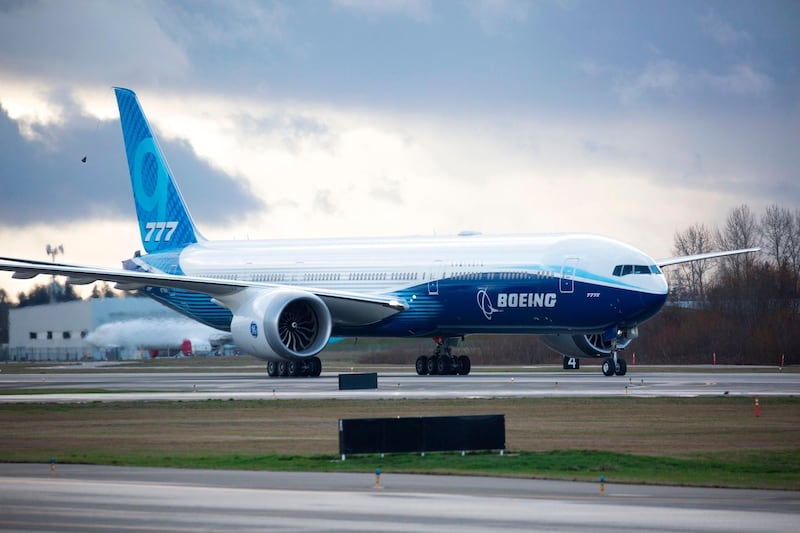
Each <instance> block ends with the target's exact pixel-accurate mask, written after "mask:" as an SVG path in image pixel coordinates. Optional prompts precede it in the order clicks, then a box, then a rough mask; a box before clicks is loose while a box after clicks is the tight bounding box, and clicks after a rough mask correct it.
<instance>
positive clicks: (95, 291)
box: [92, 283, 119, 298]
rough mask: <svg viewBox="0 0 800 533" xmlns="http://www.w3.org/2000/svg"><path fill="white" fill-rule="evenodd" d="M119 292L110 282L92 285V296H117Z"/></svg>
mask: <svg viewBox="0 0 800 533" xmlns="http://www.w3.org/2000/svg"><path fill="white" fill-rule="evenodd" d="M118 296H119V293H117V292H116V291H115V290H114V288H113V287H112V286H111V285H110V284H109V283H95V285H94V287H92V298H117V297H118Z"/></svg>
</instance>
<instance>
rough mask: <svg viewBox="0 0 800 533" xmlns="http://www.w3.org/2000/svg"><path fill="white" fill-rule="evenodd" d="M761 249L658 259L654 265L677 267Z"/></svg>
mask: <svg viewBox="0 0 800 533" xmlns="http://www.w3.org/2000/svg"><path fill="white" fill-rule="evenodd" d="M760 250H761V248H744V249H742V250H729V251H727V252H709V253H705V254H696V255H682V256H678V257H669V258H667V259H659V260H657V261H656V264H657V265H658V266H659V268H660V267H665V266H670V265H679V264H681V263H691V262H692V261H702V260H704V259H714V258H717V257H726V256H729V255H739V254H749V253H753V252H758V251H760Z"/></svg>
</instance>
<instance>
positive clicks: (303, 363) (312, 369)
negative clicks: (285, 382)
mask: <svg viewBox="0 0 800 533" xmlns="http://www.w3.org/2000/svg"><path fill="white" fill-rule="evenodd" d="M321 372H322V361H320V360H319V357H311V358H309V359H300V360H299V361H285V360H283V359H282V360H280V361H269V362H268V363H267V375H268V376H269V377H271V378H274V377H314V378H315V377H317V376H319V375H320V373H321Z"/></svg>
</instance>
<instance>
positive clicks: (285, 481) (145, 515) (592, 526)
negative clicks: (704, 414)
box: [0, 464, 800, 533]
mask: <svg viewBox="0 0 800 533" xmlns="http://www.w3.org/2000/svg"><path fill="white" fill-rule="evenodd" d="M380 487H381V488H375V476H374V474H373V473H370V472H368V473H364V474H325V473H284V472H241V471H208V470H175V469H162V468H123V467H101V466H85V465H64V466H58V467H57V469H56V473H55V474H51V473H50V471H49V466H48V465H47V464H2V465H0V529H2V530H6V531H7V530H25V531H112V530H113V531H276V532H284V531H285V532H288V531H291V532H305V531H336V532H340V531H353V532H356V531H387V532H391V531H397V532H401V531H402V532H406V531H419V532H428V531H430V532H456V531H457V532H459V533H469V532H484V531H507V532H514V531H526V532H527V531H544V532H547V531H596V532H609V533H610V532H614V533H618V532H620V531H623V532H624V531H637V532H648V531H649V532H676V531H682V532H715V531H729V532H737V531H743V532H744V531H747V532H750V531H761V532H773V531H774V532H786V531H797V530H798V524H800V499H798V497H797V493H794V492H785V491H758V490H731V489H699V488H673V487H652V486H635V485H611V484H609V485H606V487H605V492H604V494H601V492H600V487H599V484H595V483H569V482H558V481H537V480H522V479H495V478H475V477H460V476H459V477H452V476H419V475H399V474H397V475H395V474H384V475H383V476H381V484H380Z"/></svg>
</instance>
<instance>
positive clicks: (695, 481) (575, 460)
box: [2, 450, 800, 490]
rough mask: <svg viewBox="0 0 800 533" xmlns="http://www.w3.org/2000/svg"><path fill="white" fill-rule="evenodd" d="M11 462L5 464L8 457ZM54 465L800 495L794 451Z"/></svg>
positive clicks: (234, 457)
mask: <svg viewBox="0 0 800 533" xmlns="http://www.w3.org/2000/svg"><path fill="white" fill-rule="evenodd" d="M9 455H10V456H9ZM2 459H3V460H4V461H9V460H11V461H14V462H40V463H42V464H43V466H44V465H46V464H47V463H48V462H49V460H50V458H49V457H42V456H37V455H36V454H30V453H25V452H19V453H16V454H5V457H3V458H2ZM56 459H57V462H58V463H60V464H64V463H72V464H102V465H114V466H139V467H171V468H201V469H224V470H266V471H304V472H363V473H370V472H374V470H375V469H376V468H380V469H381V471H382V472H384V473H409V474H410V473H413V474H438V475H473V476H503V477H515V478H528V479H560V480H570V481H588V482H593V481H599V479H600V477H601V476H602V477H603V478H604V479H605V481H606V482H607V483H643V484H661V485H676V486H702V487H738V488H761V489H785V490H798V489H800V454H799V453H798V451H797V450H785V451H771V452H766V453H756V452H749V453H744V454H733V455H720V456H715V457H708V456H704V455H689V456H680V457H653V456H641V455H632V454H621V453H613V452H604V451H597V450H556V451H548V452H519V453H511V454H505V455H499V454H498V453H467V454H466V455H464V456H462V455H461V454H460V453H428V454H426V455H425V456H421V455H419V454H387V455H385V456H380V455H353V456H350V457H348V458H347V459H346V460H344V461H342V460H341V459H340V458H339V457H338V456H335V455H250V454H236V453H231V454H219V455H209V454H200V455H197V454H169V455H161V454H154V453H141V454H112V453H108V452H105V453H104V452H92V451H85V452H77V453H69V454H67V455H65V456H60V457H56Z"/></svg>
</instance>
